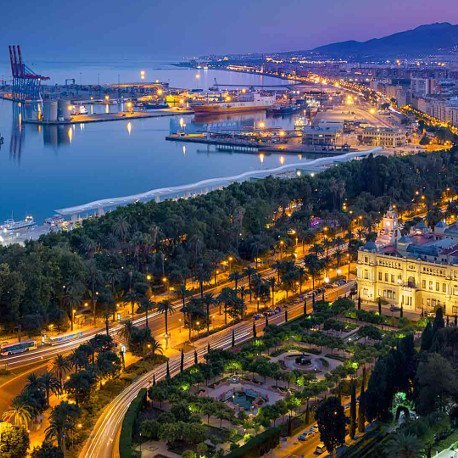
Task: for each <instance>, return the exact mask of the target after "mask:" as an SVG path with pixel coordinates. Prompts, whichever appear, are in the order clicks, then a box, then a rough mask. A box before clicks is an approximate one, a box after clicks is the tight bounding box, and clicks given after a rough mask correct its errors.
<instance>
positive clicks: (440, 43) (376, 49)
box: [312, 22, 458, 59]
mask: <svg viewBox="0 0 458 458" xmlns="http://www.w3.org/2000/svg"><path fill="white" fill-rule="evenodd" d="M457 49H458V25H452V24H449V23H448V22H441V23H435V24H428V25H421V26H419V27H417V28H415V29H413V30H407V31H405V32H399V33H395V34H393V35H389V36H387V37H383V38H373V39H372V40H368V41H364V42H361V41H343V42H340V43H332V44H329V45H325V46H320V47H318V48H315V49H313V50H312V52H313V53H314V54H315V53H316V54H319V55H322V56H328V57H340V58H356V59H364V58H383V57H387V58H389V57H422V56H427V55H431V54H446V53H449V52H451V51H452V50H457Z"/></svg>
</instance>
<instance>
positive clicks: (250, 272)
mask: <svg viewBox="0 0 458 458" xmlns="http://www.w3.org/2000/svg"><path fill="white" fill-rule="evenodd" d="M256 272H257V270H256V269H255V268H254V267H250V266H249V267H247V268H246V269H245V270H244V273H245V275H246V276H247V277H248V290H249V292H250V302H251V295H252V292H253V291H252V290H251V279H252V277H253V275H254V274H256Z"/></svg>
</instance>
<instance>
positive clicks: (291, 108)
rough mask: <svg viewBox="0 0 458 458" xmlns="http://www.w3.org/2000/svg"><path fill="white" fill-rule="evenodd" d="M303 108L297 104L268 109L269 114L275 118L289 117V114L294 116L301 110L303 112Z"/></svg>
mask: <svg viewBox="0 0 458 458" xmlns="http://www.w3.org/2000/svg"><path fill="white" fill-rule="evenodd" d="M302 108H303V107H301V106H300V105H297V104H291V105H275V106H272V107H269V108H268V109H267V114H269V115H273V116H282V115H288V114H293V113H296V112H298V111H300V110H302Z"/></svg>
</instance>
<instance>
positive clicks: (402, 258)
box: [357, 208, 458, 315]
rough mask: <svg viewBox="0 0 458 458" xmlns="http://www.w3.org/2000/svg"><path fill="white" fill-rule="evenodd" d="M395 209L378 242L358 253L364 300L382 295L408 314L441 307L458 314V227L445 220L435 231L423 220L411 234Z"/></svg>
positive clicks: (385, 217)
mask: <svg viewBox="0 0 458 458" xmlns="http://www.w3.org/2000/svg"><path fill="white" fill-rule="evenodd" d="M401 230H402V225H401V224H400V222H399V220H398V215H397V214H396V212H395V211H394V210H393V209H391V208H390V210H388V212H387V213H386V214H385V216H384V217H383V219H382V221H381V223H380V229H379V231H378V235H377V239H376V241H375V242H367V243H366V244H365V245H364V246H363V247H361V248H360V250H359V252H358V261H357V282H358V291H359V294H360V296H361V299H362V300H363V301H371V302H376V301H377V300H378V298H379V297H381V298H383V299H385V300H386V301H388V302H389V303H391V304H393V305H396V306H398V307H401V306H402V307H403V308H404V310H412V311H414V310H416V311H425V312H429V311H433V310H434V309H435V308H437V307H439V306H440V307H442V308H444V310H445V313H446V314H448V315H458V226H454V225H453V226H447V225H446V224H445V223H443V222H440V223H438V224H437V225H436V227H435V228H434V230H431V229H429V228H428V227H427V226H426V225H425V223H424V222H423V221H420V222H419V223H418V224H417V225H416V226H414V227H413V228H412V229H411V230H410V233H409V235H404V236H402V234H401Z"/></svg>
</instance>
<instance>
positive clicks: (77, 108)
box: [73, 105, 89, 116]
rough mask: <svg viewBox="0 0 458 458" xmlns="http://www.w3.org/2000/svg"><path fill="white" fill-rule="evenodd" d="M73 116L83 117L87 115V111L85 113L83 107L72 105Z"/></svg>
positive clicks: (85, 109)
mask: <svg viewBox="0 0 458 458" xmlns="http://www.w3.org/2000/svg"><path fill="white" fill-rule="evenodd" d="M73 114H74V115H76V116H85V115H87V114H89V111H87V108H86V107H85V106H84V105H74V109H73Z"/></svg>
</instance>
